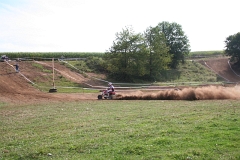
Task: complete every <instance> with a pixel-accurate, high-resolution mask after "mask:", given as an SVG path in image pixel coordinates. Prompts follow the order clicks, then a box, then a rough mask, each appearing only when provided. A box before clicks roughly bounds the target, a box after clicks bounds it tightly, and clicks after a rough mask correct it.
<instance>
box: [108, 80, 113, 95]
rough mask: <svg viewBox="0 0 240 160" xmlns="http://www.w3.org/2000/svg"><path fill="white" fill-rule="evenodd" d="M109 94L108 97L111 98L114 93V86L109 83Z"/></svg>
mask: <svg viewBox="0 0 240 160" xmlns="http://www.w3.org/2000/svg"><path fill="white" fill-rule="evenodd" d="M107 92H108V96H109V94H110V93H112V92H114V86H113V84H112V83H111V82H109V83H108V89H107Z"/></svg>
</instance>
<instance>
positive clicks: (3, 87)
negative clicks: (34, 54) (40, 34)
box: [0, 58, 240, 104]
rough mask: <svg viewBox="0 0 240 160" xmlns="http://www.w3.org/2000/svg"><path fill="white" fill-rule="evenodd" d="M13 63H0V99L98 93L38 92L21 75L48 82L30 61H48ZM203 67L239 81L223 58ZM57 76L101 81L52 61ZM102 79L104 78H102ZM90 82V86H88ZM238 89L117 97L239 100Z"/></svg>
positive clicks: (44, 100)
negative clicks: (15, 65)
mask: <svg viewBox="0 0 240 160" xmlns="http://www.w3.org/2000/svg"><path fill="white" fill-rule="evenodd" d="M15 63H16V62H14V61H10V62H9V64H8V63H7V62H1V63H0V102H7V103H13V104H30V103H31V104H37V103H49V102H55V101H56V102H57V101H58V102H59V101H60V102H66V101H81V100H96V99H97V95H98V93H85V94H84V93H71V94H69V93H66V94H65V93H46V92H41V91H39V90H38V89H36V87H34V86H33V84H31V82H29V81H28V80H26V79H25V78H24V77H23V76H22V75H24V76H25V77H26V78H27V79H29V80H30V81H33V80H36V79H38V80H39V82H45V83H51V79H50V80H49V79H48V78H46V75H47V74H48V73H45V72H42V71H41V70H39V69H36V67H34V66H33V65H32V63H40V64H42V65H45V66H46V67H47V68H49V69H51V62H28V61H22V62H18V64H19V68H20V73H16V72H15V69H14V67H13V66H11V65H14V64H15ZM43 63H44V64H43ZM201 63H202V64H203V65H206V67H209V68H210V69H212V70H214V72H216V73H217V74H219V75H220V76H221V77H223V78H224V79H226V81H229V82H239V81H240V77H239V76H237V75H236V74H235V73H234V72H233V71H232V70H231V68H230V67H229V65H228V59H227V58H219V59H210V60H207V61H206V63H205V62H201ZM55 68H56V69H57V70H58V71H56V72H57V74H58V76H59V75H61V76H63V77H65V78H66V79H69V80H71V81H74V82H77V83H81V84H85V85H86V86H87V87H92V86H90V85H93V86H98V85H101V84H102V83H100V82H98V81H96V80H95V81H94V80H90V79H87V78H84V77H83V76H81V75H79V74H78V73H76V72H74V71H71V70H70V69H69V68H67V67H65V66H64V65H61V64H60V63H59V62H56V63H55ZM103 78H104V77H103ZM88 84H90V85H88ZM238 95H240V89H238V87H221V86H219V87H216V86H210V87H199V88H183V89H181V90H173V89H168V90H164V91H154V93H153V92H151V93H149V92H147V93H143V92H140V91H138V92H137V93H136V92H134V93H132V94H131V93H128V94H125V95H124V94H120V95H118V96H117V99H167V100H170V99H173V100H181V99H183V100H197V99H200V100H201V99H239V98H240V97H239V96H238Z"/></svg>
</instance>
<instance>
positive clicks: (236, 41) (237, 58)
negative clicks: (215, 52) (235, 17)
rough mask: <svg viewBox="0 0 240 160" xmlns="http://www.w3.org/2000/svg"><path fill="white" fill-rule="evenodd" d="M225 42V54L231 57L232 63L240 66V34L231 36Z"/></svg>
mask: <svg viewBox="0 0 240 160" xmlns="http://www.w3.org/2000/svg"><path fill="white" fill-rule="evenodd" d="M224 42H225V44H226V46H225V48H226V49H225V54H226V55H227V56H231V61H233V62H236V64H237V65H239V66H240V32H238V33H237V34H234V35H230V36H229V37H227V38H226V40H225V41H224Z"/></svg>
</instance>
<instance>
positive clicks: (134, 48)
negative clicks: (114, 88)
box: [105, 27, 145, 81]
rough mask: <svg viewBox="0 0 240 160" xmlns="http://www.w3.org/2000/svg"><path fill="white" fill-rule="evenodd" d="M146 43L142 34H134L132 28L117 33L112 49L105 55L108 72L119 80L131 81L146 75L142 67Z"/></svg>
mask: <svg viewBox="0 0 240 160" xmlns="http://www.w3.org/2000/svg"><path fill="white" fill-rule="evenodd" d="M143 48H144V41H143V37H142V35H141V34H139V33H138V34H136V33H134V31H133V29H132V28H131V27H126V28H125V29H123V30H122V32H119V33H116V39H115V41H114V42H113V45H112V47H111V48H110V49H109V51H107V52H106V54H105V60H106V62H107V70H108V71H109V73H110V75H111V76H113V77H114V78H116V79H119V80H125V81H131V79H132V77H136V76H142V75H145V68H144V65H142V63H143V61H144V60H145V59H144V52H143Z"/></svg>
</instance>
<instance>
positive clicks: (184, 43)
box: [157, 22, 190, 68]
mask: <svg viewBox="0 0 240 160" xmlns="http://www.w3.org/2000/svg"><path fill="white" fill-rule="evenodd" d="M157 27H158V28H159V32H160V33H163V34H164V36H165V39H166V43H167V46H168V47H169V53H170V54H171V55H172V62H171V64H170V67H171V68H176V67H177V66H178V64H179V63H180V62H182V63H184V59H185V56H187V55H188V54H189V52H190V44H189V40H188V37H187V36H186V35H185V34H184V32H183V30H182V27H181V25H179V24H177V23H169V22H162V23H159V24H158V25H157Z"/></svg>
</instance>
